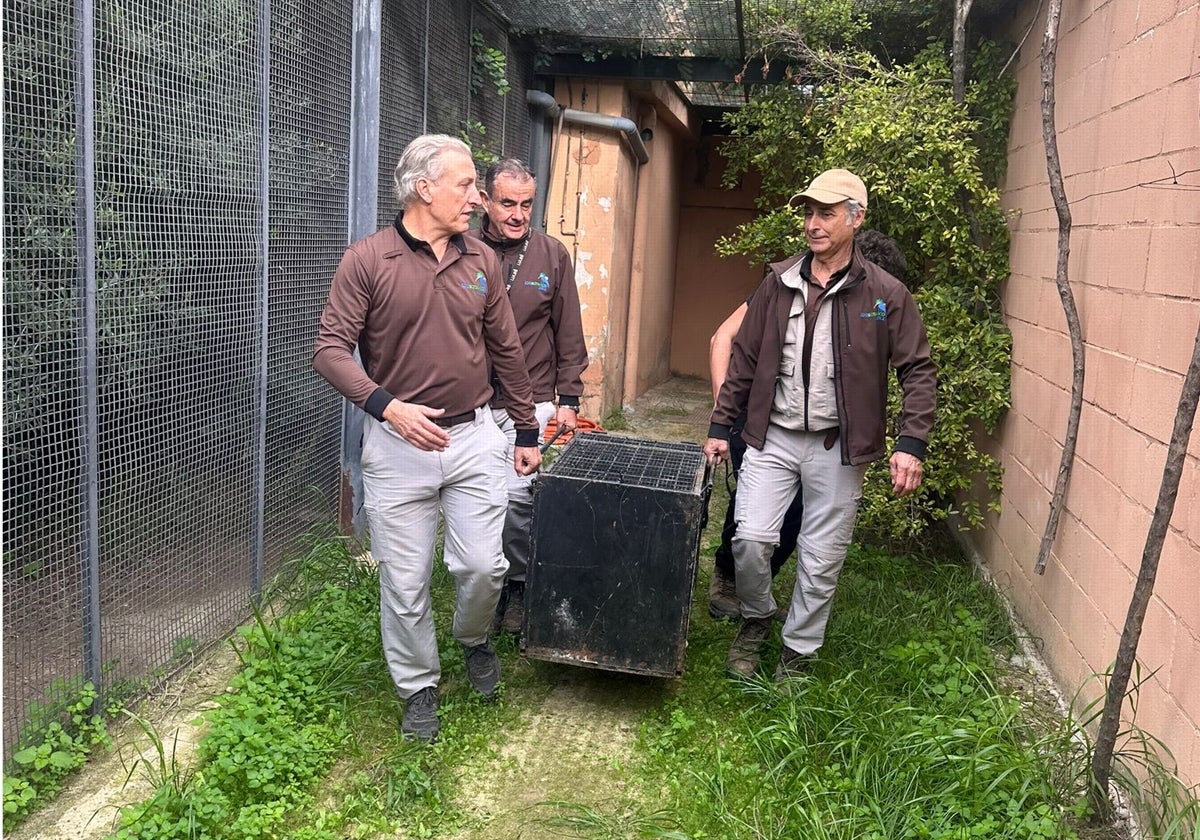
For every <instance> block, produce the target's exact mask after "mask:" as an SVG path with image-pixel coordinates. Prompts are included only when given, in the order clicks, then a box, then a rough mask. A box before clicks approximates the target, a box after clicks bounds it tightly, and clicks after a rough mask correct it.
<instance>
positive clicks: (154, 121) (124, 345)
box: [3, 0, 531, 755]
mask: <svg viewBox="0 0 1200 840" xmlns="http://www.w3.org/2000/svg"><path fill="white" fill-rule="evenodd" d="M3 3H4V6H3V10H4V16H3V35H4V50H3V56H4V57H3V60H4V149H5V154H4V207H5V213H4V242H3V246H4V247H3V259H4V300H3V319H4V335H3V342H4V345H3V351H4V352H3V371H4V381H3V388H4V405H3V410H4V423H3V446H4V461H3V481H4V487H3V489H4V502H5V504H4V508H3V527H4V546H3V549H4V551H3V557H4V561H3V574H4V587H3V591H4V628H3V630H4V641H5V646H4V653H5V656H4V747H5V751H6V754H8V755H11V753H12V747H13V746H14V744H15V743H16V742H17V741H18V740H19V735H20V733H21V732H25V733H29V732H32V731H34V730H36V729H38V728H39V727H43V726H44V725H45V724H47V723H49V722H50V721H51V720H53V719H54V718H55V716H56V715H59V714H61V711H62V709H63V708H65V706H66V705H67V704H68V703H69V702H70V701H72V700H74V699H78V697H79V693H80V691H81V690H82V686H83V683H84V680H85V679H86V678H87V677H86V676H85V675H95V676H96V677H97V678H98V682H99V683H100V685H99V686H98V687H99V688H100V689H101V690H102V691H103V692H105V694H106V695H107V696H108V697H109V698H114V697H116V698H122V697H125V696H129V695H131V694H135V693H137V692H138V691H141V690H142V689H144V688H146V687H148V686H150V685H152V684H154V683H155V682H157V681H158V680H159V679H161V678H162V677H163V676H164V675H166V674H168V673H170V672H171V671H172V670H173V669H174V668H175V666H177V665H179V664H182V663H184V662H186V661H188V660H189V658H190V655H191V654H192V652H193V651H195V650H196V649H197V648H199V647H202V646H204V645H206V644H208V643H211V642H213V641H216V640H218V639H220V638H221V637H223V636H224V635H225V634H226V633H227V632H228V631H229V630H230V629H231V628H232V627H233V626H235V625H236V624H237V623H239V622H240V621H241V620H243V619H244V618H245V617H246V615H247V614H248V606H249V601H250V598H251V597H252V596H253V595H254V594H256V592H257V591H258V587H259V585H260V583H264V582H267V581H269V580H270V579H271V577H272V575H273V574H274V572H275V571H276V570H277V569H278V568H279V565H280V561H281V560H283V559H284V558H286V557H287V556H289V555H290V554H292V553H294V550H295V548H296V547H297V544H298V541H299V538H300V535H302V534H303V533H304V531H306V530H307V529H309V528H310V527H311V526H312V525H313V524H314V523H328V522H332V521H333V519H334V512H335V498H336V495H337V492H338V489H339V481H340V478H341V476H340V471H339V458H340V453H341V436H342V428H341V409H342V401H341V398H340V397H339V396H338V395H337V394H336V392H335V391H334V390H333V389H332V388H330V387H329V386H328V385H327V384H326V383H324V382H323V381H321V380H320V379H319V378H318V377H317V376H316V375H315V374H314V372H313V371H312V368H311V361H310V360H311V355H312V345H313V340H314V337H315V334H316V329H317V324H318V319H319V316H320V311H321V308H322V306H323V305H324V302H325V299H326V296H327V293H328V288H329V281H330V279H331V277H332V275H333V272H334V270H335V268H336V266H337V264H338V261H339V259H340V258H341V254H342V252H343V249H344V247H345V244H346V231H347V229H348V207H349V202H350V201H352V200H355V198H354V196H351V194H350V186H349V183H348V165H349V164H348V159H349V154H350V152H349V150H350V146H351V143H350V139H351V131H352V129H351V120H350V109H351V103H352V102H353V101H355V99H356V95H357V94H358V93H360V92H359V91H354V90H352V89H351V79H352V78H353V74H352V67H353V61H352V58H353V57H352V55H351V52H352V43H353V42H354V39H355V33H354V25H353V21H352V12H353V6H352V5H351V4H345V3H342V2H339V1H338V0H317V2H309V1H308V0H272V2H270V4H269V20H270V31H269V33H265V32H264V27H265V22H266V21H267V20H268V15H265V14H264V7H263V4H262V2H261V1H260V0H201V2H199V3H198V4H197V3H192V4H189V5H187V6H178V5H172V4H163V3H159V2H154V0H132V2H121V3H116V2H113V0H96V2H94V3H91V4H84V5H81V6H80V8H84V9H91V10H92V12H91V14H93V15H94V18H91V17H89V18H88V22H90V24H91V26H90V27H85V26H83V25H82V24H83V23H84V22H82V21H80V20H77V19H76V18H75V13H76V4H75V3H73V2H71V0H29V2H17V0H3ZM431 6H432V7H433V10H434V14H433V15H430V14H429V9H430V7H431ZM473 14H475V13H474V12H473V10H472V4H471V2H470V1H469V0H390V1H389V2H388V3H386V4H385V6H384V7H383V21H382V24H383V27H382V33H381V37H382V40H383V43H382V44H381V61H382V65H383V72H382V76H383V78H382V79H381V80H380V84H381V90H380V100H381V121H382V124H383V126H384V129H383V131H382V139H381V144H380V167H379V168H380V174H379V177H380V181H381V182H385V179H386V184H387V185H388V186H387V189H385V190H382V191H381V193H380V199H381V200H380V202H379V204H378V207H377V208H376V209H377V212H378V217H379V218H380V220H381V222H387V221H390V220H391V218H392V215H393V214H394V212H395V204H394V198H393V196H392V191H391V189H390V182H391V170H392V168H393V167H394V166H395V162H396V159H397V158H398V156H399V153H400V150H401V149H402V148H403V146H404V145H405V144H406V143H407V142H408V140H410V139H411V138H412V137H414V136H416V135H417V134H419V133H421V132H422V131H423V130H430V131H444V132H447V133H451V134H460V133H462V132H463V131H465V130H466V128H467V127H468V126H467V125H466V122H467V120H468V119H469V116H470V100H469V95H470V90H469V77H468V74H469V68H470V66H471V60H470V32H471V20H472V15H473ZM493 26H494V28H493V30H491V36H490V37H493V38H494V39H496V43H501V42H505V41H506V40H507V36H506V35H505V33H504V32H503V31H501V29H500V28H498V25H495V24H494V22H493ZM86 32H92V33H94V39H93V40H92V41H90V42H89V43H88V44H87V47H88V48H89V49H87V50H85V51H82V52H81V51H80V50H79V44H77V43H76V38H77V37H82V35H80V34H79V33H86ZM264 36H265V39H266V40H267V42H268V45H269V61H264V59H265V58H267V57H266V56H264V55H263V49H264ZM85 56H91V57H92V58H91V61H85V60H84V58H85ZM525 60H526V62H527V67H528V66H531V65H528V61H530V60H531V59H529V58H528V57H526V59H525ZM268 67H269V77H267V76H265V75H264V74H265V73H266V72H267V68H268ZM264 79H266V81H265V82H264ZM80 80H83V81H84V82H86V84H83V85H81V84H80ZM427 82H428V84H427ZM264 84H266V85H268V89H267V90H264V89H263V86H264ZM427 87H428V90H427ZM83 90H92V91H94V94H93V99H92V100H89V101H88V102H85V100H84V98H83V95H82V93H81V91H83ZM264 99H266V100H267V103H268V104H267V105H266V111H267V113H266V114H264ZM85 105H86V106H87V107H85ZM514 111H516V112H517V113H520V114H521V115H522V117H521V119H520V120H518V121H517V123H516V124H515V126H514V124H513V123H512V117H511V114H512V113H514ZM482 113H485V115H486V118H487V120H489V121H493V122H496V123H497V125H496V127H495V129H494V131H495V135H494V136H497V137H501V138H503V137H509V138H511V137H513V136H515V135H514V131H513V129H514V128H515V130H516V132H518V133H520V132H524V133H523V134H521V135H520V136H522V137H527V136H528V125H527V123H528V115H527V109H524V108H523V107H522V108H520V109H509V108H508V103H503V107H501V108H497V107H496V103H495V102H493V103H492V105H491V106H489V107H488V109H486V110H485V111H484V112H482ZM83 117H87V119H86V120H84V119H83ZM85 123H86V125H87V126H94V145H92V146H91V147H89V148H87V149H83V148H81V147H80V146H78V142H82V141H83V139H86V138H88V137H90V136H91V135H90V134H89V133H88V132H87V131H82V130H81V129H80V126H81V125H84V124H85ZM489 129H490V127H489ZM85 151H86V152H87V154H84V153H83V152H85ZM510 153H511V152H510ZM518 153H520V154H523V153H524V148H522V149H521V150H520V151H519V152H518ZM264 161H265V166H266V167H267V169H268V171H266V172H264ZM85 199H86V200H88V201H90V202H92V203H91V204H89V203H86V202H85ZM92 204H94V215H93V214H89V213H85V212H84V208H85V207H90V206H92ZM264 211H265V213H266V218H265V219H264ZM81 218H84V219H88V220H92V219H94V225H95V229H94V232H93V231H92V228H91V227H90V222H89V224H87V225H81V224H80V222H79V220H80V219H81ZM264 260H265V261H264ZM93 265H94V268H91V266H93ZM84 336H87V337H89V338H88V339H87V340H86V341H85V340H84V338H83V337H84ZM91 336H94V341H93V340H92V339H91V338H90V337H91ZM93 345H94V352H91V351H89V348H92V347H93ZM264 364H265V367H264ZM90 418H94V419H95V425H96V434H95V435H94V436H93V435H90V434H88V424H87V423H86V422H84V421H85V419H87V420H90ZM92 500H95V503H96V505H97V508H98V509H97V512H96V514H97V515H96V518H95V520H94V522H93V520H92V519H89V518H86V517H85V512H87V511H89V510H90V505H91V501H92ZM93 525H94V527H93ZM260 537H261V546H260V543H259V539H260ZM260 547H261V551H260ZM93 577H98V578H99V583H98V586H97V587H95V588H93V589H89V588H87V587H85V581H90V580H92V579H93Z"/></svg>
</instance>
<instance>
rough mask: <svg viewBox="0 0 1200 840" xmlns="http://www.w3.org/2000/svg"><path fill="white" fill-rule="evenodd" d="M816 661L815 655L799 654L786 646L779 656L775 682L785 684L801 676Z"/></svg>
mask: <svg viewBox="0 0 1200 840" xmlns="http://www.w3.org/2000/svg"><path fill="white" fill-rule="evenodd" d="M816 659H817V656H816V654H814V653H797V652H796V651H794V650H792V649H791V648H790V647H788V646H787V645H784V646H783V652H782V653H780V654H779V664H778V665H776V666H775V682H784V681H785V680H790V679H793V678H794V677H798V676H800V675H801V674H803V673H804V672H806V671H807V670H808V669H809V668H810V667H812V664H813V662H815V661H816Z"/></svg>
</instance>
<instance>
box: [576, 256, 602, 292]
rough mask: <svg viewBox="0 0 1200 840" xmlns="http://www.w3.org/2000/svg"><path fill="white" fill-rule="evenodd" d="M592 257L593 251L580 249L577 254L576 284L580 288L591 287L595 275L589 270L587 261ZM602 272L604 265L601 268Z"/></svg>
mask: <svg viewBox="0 0 1200 840" xmlns="http://www.w3.org/2000/svg"><path fill="white" fill-rule="evenodd" d="M591 258H592V252H591V251H579V252H577V253H576V254H575V285H576V286H579V287H580V288H584V289H590V288H591V287H592V281H593V280H595V279H596V278H595V276H594V275H593V274H592V272H590V271H588V267H587V261H588V260H590V259H591ZM600 271H601V273H602V274H603V273H604V267H603V266H601V268H600Z"/></svg>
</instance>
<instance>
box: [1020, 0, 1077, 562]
mask: <svg viewBox="0 0 1200 840" xmlns="http://www.w3.org/2000/svg"><path fill="white" fill-rule="evenodd" d="M1061 16H1062V0H1050V4H1049V6H1048V7H1047V9H1046V33H1045V36H1044V37H1043V39H1042V142H1043V143H1044V145H1045V148H1046V172H1047V175H1048V177H1049V181H1050V194H1051V195H1052V196H1053V197H1054V208H1055V210H1057V211H1058V262H1057V265H1056V267H1055V271H1054V282H1055V284H1056V285H1057V286H1058V296H1059V298H1060V299H1061V300H1062V305H1063V312H1064V314H1065V315H1066V317H1067V331H1068V333H1069V334H1070V337H1071V361H1072V375H1071V407H1070V412H1069V413H1068V415H1067V431H1066V434H1065V435H1064V436H1063V451H1062V460H1061V461H1060V462H1059V465H1058V479H1057V481H1056V482H1055V485H1054V495H1053V496H1052V497H1051V499H1050V513H1049V516H1048V517H1047V518H1046V530H1045V532H1043V534H1042V544H1041V546H1040V547H1039V548H1038V556H1037V562H1036V563H1035V564H1034V567H1033V569H1034V571H1035V572H1037V573H1038V574H1039V575H1040V574H1044V573H1045V571H1046V558H1047V557H1049V556H1050V549H1051V547H1053V545H1054V539H1055V537H1056V536H1057V535H1058V520H1059V517H1060V515H1061V514H1062V507H1063V503H1064V501H1065V499H1066V495H1067V485H1068V483H1069V482H1070V480H1071V466H1072V464H1073V463H1074V461H1075V443H1076V441H1077V440H1078V439H1079V417H1080V415H1081V414H1082V413H1083V373H1084V358H1083V356H1084V352H1083V330H1082V329H1081V328H1080V326H1079V310H1078V309H1076V307H1075V295H1074V294H1073V293H1072V292H1071V284H1070V283H1069V282H1068V280H1067V258H1068V257H1069V256H1070V253H1071V206H1070V204H1069V203H1068V202H1067V192H1066V190H1065V189H1064V187H1063V177H1062V166H1061V165H1060V163H1059V158H1058V139H1057V133H1056V131H1055V127H1054V70H1055V65H1056V62H1057V59H1058V21H1059V18H1060V17H1061Z"/></svg>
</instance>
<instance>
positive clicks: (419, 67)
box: [379, 0, 429, 227]
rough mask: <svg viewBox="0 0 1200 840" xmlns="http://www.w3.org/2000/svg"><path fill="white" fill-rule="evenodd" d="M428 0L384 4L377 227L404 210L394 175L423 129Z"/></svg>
mask: <svg viewBox="0 0 1200 840" xmlns="http://www.w3.org/2000/svg"><path fill="white" fill-rule="evenodd" d="M428 24H429V22H428V20H427V19H426V15H425V2H424V0H421V2H419V3H413V2H401V0H390V2H385V3H384V4H383V21H382V26H381V29H382V32H383V44H382V45H381V49H380V66H381V69H380V74H379V76H380V78H379V126H380V131H379V224H380V226H381V227H382V226H384V225H388V224H391V222H392V220H393V219H395V218H396V213H397V211H398V210H399V209H400V207H399V205H398V204H397V202H396V190H395V185H394V181H393V177H392V176H393V173H394V172H395V169H396V163H397V161H399V160H400V154H401V152H403V151H404V147H405V146H407V145H408V143H409V142H410V141H411V140H412V139H413V138H414V137H416V136H417V135H419V134H421V133H422V132H423V131H424V130H425V129H424V125H425V103H424V95H425V84H426V79H427V73H426V69H427V66H428V65H427V59H428V54H427V52H426V31H427V27H428Z"/></svg>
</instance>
